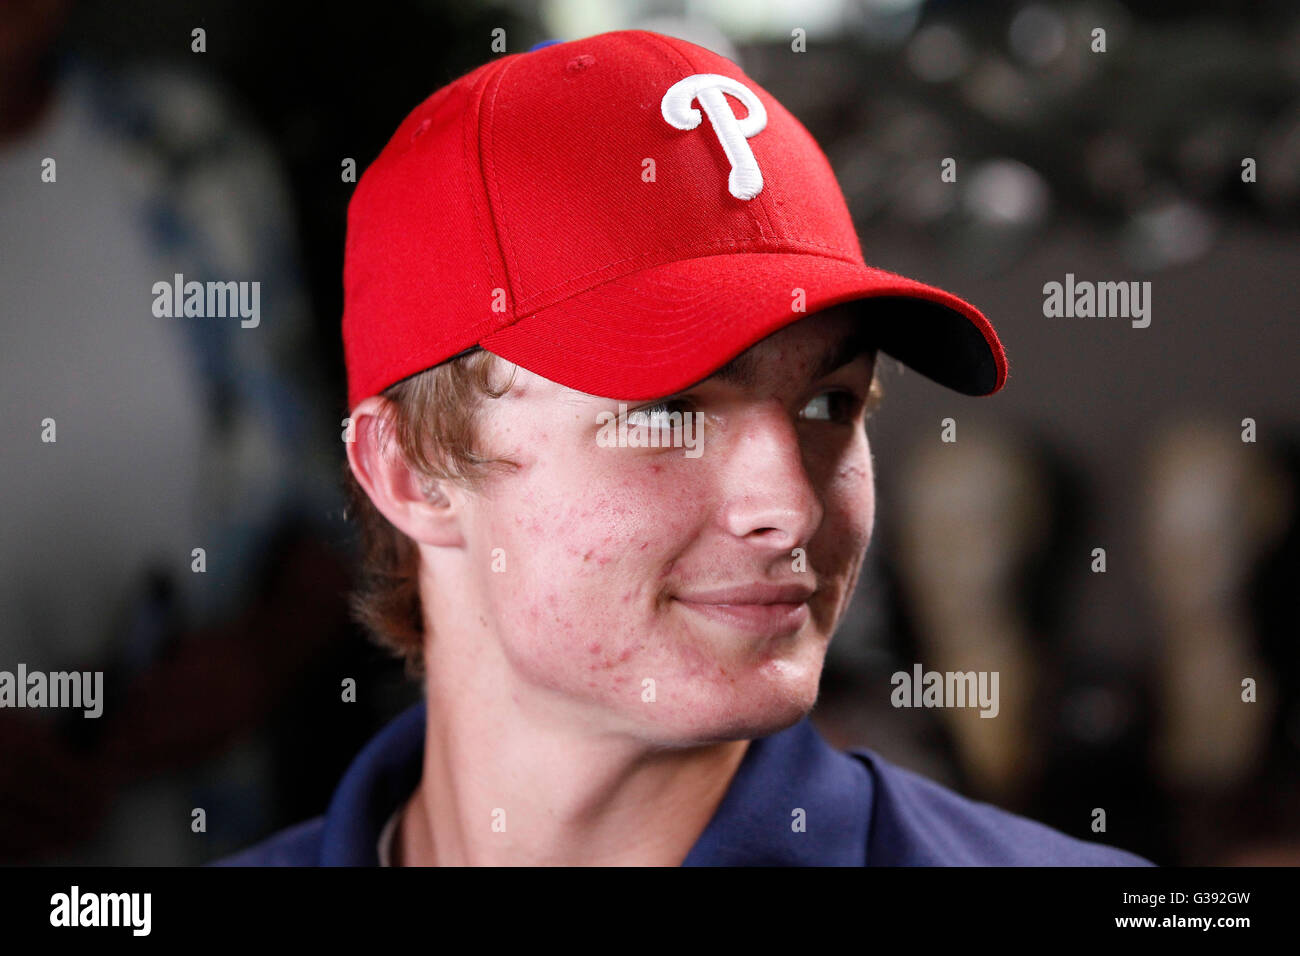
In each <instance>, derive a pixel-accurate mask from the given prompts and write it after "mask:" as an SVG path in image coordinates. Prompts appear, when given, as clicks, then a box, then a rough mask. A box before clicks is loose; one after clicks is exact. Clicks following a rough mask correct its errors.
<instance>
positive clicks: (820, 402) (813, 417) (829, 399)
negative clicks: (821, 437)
mask: <svg viewBox="0 0 1300 956" xmlns="http://www.w3.org/2000/svg"><path fill="white" fill-rule="evenodd" d="M861 406H862V399H860V398H858V396H857V395H855V394H854V393H853V392H850V391H847V390H845V389H833V390H830V391H825V392H822V393H821V394H820V395H815V396H813V398H812V400H811V401H809V402H808V404H807V405H805V406H804V407H803V410H802V411H801V412H800V413H799V417H800V418H801V419H803V420H805V421H813V422H836V423H847V422H852V421H853V420H854V419H855V418H856V417H857V414H858V410H859V408H861Z"/></svg>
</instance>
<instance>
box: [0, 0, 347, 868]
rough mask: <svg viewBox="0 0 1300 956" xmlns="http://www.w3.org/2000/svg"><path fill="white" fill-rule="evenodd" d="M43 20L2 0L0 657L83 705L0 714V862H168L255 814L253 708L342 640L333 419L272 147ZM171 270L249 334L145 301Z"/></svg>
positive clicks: (47, 14) (209, 105) (280, 692)
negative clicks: (81, 691)
mask: <svg viewBox="0 0 1300 956" xmlns="http://www.w3.org/2000/svg"><path fill="white" fill-rule="evenodd" d="M68 13H69V5H68V4H67V3H65V2H59V0H19V2H7V3H5V4H3V6H0V224H2V226H0V288H2V289H3V290H4V295H3V298H2V299H0V303H2V304H0V312H2V313H3V314H2V317H0V325H2V327H3V329H4V338H3V348H0V389H3V400H4V407H5V414H4V416H3V424H2V425H0V428H2V429H3V432H2V433H0V440H2V441H3V447H4V468H3V474H2V475H0V670H5V671H9V672H13V671H15V669H16V668H17V667H18V665H20V664H22V665H25V667H26V668H27V670H29V671H34V670H35V671H44V672H54V671H103V672H104V688H103V697H104V700H103V701H102V706H103V712H102V716H100V717H98V718H85V717H83V716H82V713H81V711H79V710H77V711H71V712H69V711H55V710H30V709H29V710H20V709H12V708H3V709H0V861H3V862H15V861H23V860H32V861H47V862H49V861H54V862H57V861H64V862H75V863H113V864H135V863H152V864H180V863H190V862H194V861H195V860H197V859H200V858H202V857H204V856H207V855H209V854H210V853H212V852H214V850H216V849H219V848H220V847H222V846H228V845H235V844H239V843H242V842H244V841H246V840H247V839H248V838H249V836H250V835H251V834H254V833H259V832H263V831H264V830H265V829H266V828H267V827H268V826H271V825H273V823H274V814H275V813H276V802H275V795H274V793H271V792H269V789H268V788H269V786H270V784H269V781H270V780H272V779H273V777H272V775H271V774H270V773H269V772H268V770H267V764H268V763H269V762H270V761H269V759H268V756H267V741H266V735H265V727H266V722H267V720H268V717H269V716H270V715H271V714H272V712H273V711H274V710H275V709H276V705H277V703H279V702H281V701H282V700H283V699H284V698H285V697H286V696H287V695H289V694H290V693H291V692H292V691H293V690H294V688H295V687H297V686H298V685H297V681H298V680H299V678H300V675H301V673H302V669H303V667H304V663H303V662H304V661H310V660H316V659H319V658H320V657H321V655H323V654H325V653H327V652H328V650H329V649H330V648H331V647H335V646H337V645H338V643H339V641H340V639H341V637H342V636H343V635H344V634H345V633H347V625H346V609H345V605H344V601H343V598H342V596H341V595H342V592H343V590H344V588H345V586H346V576H345V574H344V571H343V568H344V563H343V560H342V558H341V556H340V554H339V553H338V548H337V547H336V546H335V544H334V542H333V541H332V533H331V525H330V521H331V520H332V519H334V518H337V517H338V516H339V511H340V509H341V501H340V500H339V495H338V493H337V490H336V483H335V481H334V476H333V468H332V465H331V463H330V459H329V451H330V448H331V443H332V439H333V438H334V437H336V435H335V432H334V426H333V424H332V423H331V422H330V421H329V420H328V419H329V418H330V417H331V416H329V415H322V414H321V409H322V408H323V407H327V403H326V402H325V401H324V400H323V398H322V389H321V386H320V384H319V382H318V381H317V380H316V378H315V373H314V369H313V364H314V360H313V352H312V348H311V343H310V341H308V336H307V333H308V327H307V324H306V319H307V315H308V313H307V305H306V302H305V298H304V295H303V293H302V290H301V288H300V283H299V280H298V276H297V271H296V265H295V252H294V243H293V236H292V234H291V228H290V217H289V215H288V209H287V202H286V196H285V192H284V189H283V188H282V185H281V183H280V182H279V181H278V178H277V172H276V168H275V164H274V162H273V158H272V156H271V155H270V154H269V152H268V151H267V149H266V148H265V146H263V145H262V144H261V143H260V142H259V140H258V139H257V137H255V136H254V135H253V134H252V133H251V132H250V131H249V130H248V129H247V128H246V126H245V125H244V124H243V123H241V121H240V120H239V119H238V117H236V116H235V115H233V114H232V113H231V112H230V111H229V109H228V107H227V106H226V104H225V103H224V102H223V99H222V97H220V96H219V95H218V94H217V93H216V92H215V91H214V90H212V89H210V88H209V87H208V86H207V85H206V84H204V83H202V82H199V81H197V80H195V79H192V78H190V77H187V76H183V75H178V74H175V73H163V72H156V71H149V70H137V71H133V72H130V73H124V74H105V73H103V72H99V71H97V70H95V69H93V68H92V67H89V66H87V65H86V64H84V63H78V62H73V61H71V60H68V59H66V58H62V59H61V58H60V57H59V56H58V55H57V50H58V46H57V44H58V40H59V37H60V33H61V30H62V29H63V26H64V24H65V21H66V18H67V14H68ZM178 274H180V275H183V276H184V279H185V281H190V280H196V281H200V282H206V281H253V280H256V281H258V282H259V284H260V317H259V320H258V321H257V323H256V325H251V324H248V323H245V322H243V321H242V320H241V318H240V317H238V316H236V317H233V318H232V317H229V316H227V317H213V316H207V315H205V316H201V317H200V316H184V315H179V316H176V315H173V316H172V317H158V316H157V315H156V314H155V312H154V309H153V306H154V301H155V293H154V291H153V290H154V287H155V284H157V283H159V282H164V283H167V284H168V285H170V284H171V283H172V281H173V278H174V276H176V275H178ZM196 549H202V551H201V553H200V552H198V551H197V550H196ZM218 805H219V806H221V807H223V808H224V811H225V812H222V813H220V814H211V815H209V816H208V818H207V821H206V823H207V827H206V832H203V831H202V830H201V829H200V830H199V832H195V831H194V830H192V829H191V825H192V824H193V823H194V819H193V817H192V811H193V809H194V808H196V807H209V808H210V807H212V806H218ZM196 829H198V828H196Z"/></svg>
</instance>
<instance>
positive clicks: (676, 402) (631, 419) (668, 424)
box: [627, 399, 693, 431]
mask: <svg viewBox="0 0 1300 956" xmlns="http://www.w3.org/2000/svg"><path fill="white" fill-rule="evenodd" d="M692 407H693V406H692V405H691V403H690V402H689V401H686V400H685V399H669V400H666V401H662V402H656V403H655V404H653V405H643V406H641V407H640V408H634V409H632V410H631V411H630V412H628V413H627V423H628V425H629V426H630V427H637V426H640V427H642V428H651V429H656V430H661V431H669V430H673V429H678V428H681V427H682V421H683V419H682V415H683V413H686V412H689V411H690V410H691V409H692Z"/></svg>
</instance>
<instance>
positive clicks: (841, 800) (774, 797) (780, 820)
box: [320, 701, 872, 866]
mask: <svg viewBox="0 0 1300 956" xmlns="http://www.w3.org/2000/svg"><path fill="white" fill-rule="evenodd" d="M425 719H426V711H425V702H424V701H420V702H419V703H417V704H415V705H413V706H411V707H410V708H408V709H407V710H406V711H404V712H403V713H402V714H400V715H399V716H398V717H397V718H396V719H395V720H393V721H392V722H391V723H389V724H388V725H387V726H385V727H384V728H383V729H382V730H381V731H380V732H379V733H378V734H377V735H376V736H375V737H374V738H372V739H371V740H370V742H369V743H367V744H366V746H365V747H364V748H363V749H362V751H361V753H360V754H358V755H357V757H356V759H355V760H353V762H352V764H351V765H350V766H349V767H348V769H347V772H346V773H345V774H344V775H343V779H342V781H341V782H340V783H339V786H338V788H337V789H336V790H335V792H334V796H333V798H332V799H331V800H330V805H329V809H328V810H327V811H326V813H325V825H324V830H323V833H322V843H321V860H320V863H321V865H322V866H378V865H379V854H378V850H377V845H378V840H379V834H380V832H381V831H382V829H383V827H384V823H385V822H386V821H387V820H388V818H389V817H390V816H391V815H392V813H393V811H394V810H396V809H397V807H399V806H400V805H401V804H402V802H403V801H405V800H407V799H408V798H409V797H410V795H411V794H412V793H413V792H414V791H415V788H416V786H417V785H418V784H419V782H420V775H421V771H422V769H423V764H424V732H425ZM871 809H872V786H871V777H870V774H869V773H868V771H867V769H866V767H865V766H864V765H863V764H862V763H861V762H859V761H857V760H855V759H854V758H853V757H851V756H848V755H846V754H844V753H841V752H840V751H838V750H836V749H834V748H833V747H831V746H830V744H828V743H827V742H826V741H825V739H823V738H822V736H821V734H820V733H818V731H817V729H816V727H814V726H813V724H812V721H811V720H810V719H809V718H807V717H804V718H803V719H802V720H800V721H799V722H798V723H797V724H794V725H793V726H791V727H788V728H786V729H785V730H782V731H779V732H778V733H775V734H772V735H771V736H768V737H762V738H759V739H757V740H754V741H753V742H751V743H750V745H749V748H748V749H747V750H746V752H745V756H744V758H743V759H742V760H741V763H740V766H739V767H738V768H737V770H736V774H735V776H734V777H733V778H732V781H731V784H730V786H729V787H728V789H727V792H726V794H725V795H724V796H723V798H722V802H721V803H720V804H719V805H718V808H717V810H716V811H715V812H714V815H713V818H712V819H711V820H710V821H709V824H708V826H707V827H705V829H704V832H703V833H702V834H700V837H699V839H698V840H697V841H696V842H695V845H694V846H693V847H692V848H691V851H690V853H688V854H687V856H686V859H685V860H684V861H683V864H682V865H683V866H861V865H863V864H864V863H865V862H866V853H867V831H868V827H869V825H870V822H871Z"/></svg>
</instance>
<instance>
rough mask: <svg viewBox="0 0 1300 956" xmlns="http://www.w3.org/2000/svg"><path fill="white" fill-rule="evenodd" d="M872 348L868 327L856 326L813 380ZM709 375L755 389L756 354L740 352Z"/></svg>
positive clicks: (825, 357) (824, 359) (820, 363)
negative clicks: (867, 331)
mask: <svg viewBox="0 0 1300 956" xmlns="http://www.w3.org/2000/svg"><path fill="white" fill-rule="evenodd" d="M873 351H874V347H873V346H872V345H871V343H870V342H869V341H868V338H867V335H866V332H865V330H864V329H863V328H861V327H857V328H854V329H852V330H851V331H849V332H848V333H847V334H845V335H844V336H843V337H841V338H840V340H839V341H838V342H836V343H835V345H834V347H833V348H831V349H830V350H828V351H827V352H826V353H825V354H824V355H823V356H822V357H821V359H820V361H818V363H817V365H816V367H815V368H814V369H813V375H812V380H813V381H814V382H815V381H817V380H818V379H820V378H825V377H826V376H827V375H829V374H831V372H834V371H835V370H836V369H838V368H843V367H844V366H845V365H848V364H849V363H850V362H852V361H853V360H854V359H856V358H857V357H858V356H859V355H862V354H863V353H864V352H873ZM709 377H710V378H713V379H716V380H717V381H719V382H724V383H725V384H727V385H734V386H736V387H737V388H753V387H754V385H755V384H756V383H757V381H758V368H757V363H756V360H755V358H754V354H753V353H752V352H749V351H745V352H741V353H740V354H739V355H737V356H736V357H735V358H734V359H732V360H731V361H730V362H728V363H727V364H726V365H724V366H722V368H720V369H718V370H717V371H716V372H714V373H713V374H712V375H711V376H709Z"/></svg>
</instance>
